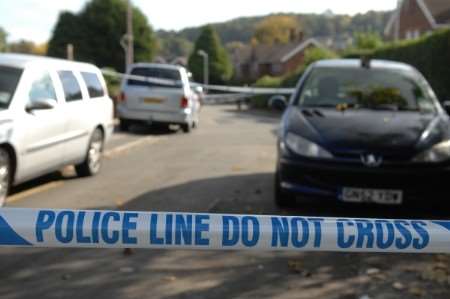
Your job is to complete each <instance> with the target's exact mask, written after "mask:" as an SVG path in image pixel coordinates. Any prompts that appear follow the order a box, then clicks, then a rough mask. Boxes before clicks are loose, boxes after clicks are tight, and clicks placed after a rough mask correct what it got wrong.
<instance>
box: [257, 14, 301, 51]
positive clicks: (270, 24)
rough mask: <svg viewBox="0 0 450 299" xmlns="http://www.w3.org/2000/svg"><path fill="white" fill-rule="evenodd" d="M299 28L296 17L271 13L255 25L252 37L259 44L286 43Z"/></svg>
mask: <svg viewBox="0 0 450 299" xmlns="http://www.w3.org/2000/svg"><path fill="white" fill-rule="evenodd" d="M299 29H300V28H299V24H298V20H297V18H296V17H294V16H287V15H272V16H269V17H267V18H264V19H263V20H262V21H261V22H259V23H258V24H257V25H256V28H255V34H254V38H255V40H256V41H257V42H258V43H260V44H269V45H271V44H274V43H288V42H289V41H290V40H291V39H292V38H293V36H292V34H293V33H294V34H296V33H297V32H298V31H299Z"/></svg>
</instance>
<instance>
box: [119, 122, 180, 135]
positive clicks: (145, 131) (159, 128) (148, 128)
mask: <svg viewBox="0 0 450 299" xmlns="http://www.w3.org/2000/svg"><path fill="white" fill-rule="evenodd" d="M114 132H115V133H122V134H131V135H138V136H141V135H155V136H160V135H171V134H176V133H179V132H180V128H179V126H176V125H173V126H172V125H171V126H167V125H157V124H154V125H145V124H133V125H131V126H130V127H129V129H128V131H126V132H124V131H121V130H120V128H119V127H115V128H114Z"/></svg>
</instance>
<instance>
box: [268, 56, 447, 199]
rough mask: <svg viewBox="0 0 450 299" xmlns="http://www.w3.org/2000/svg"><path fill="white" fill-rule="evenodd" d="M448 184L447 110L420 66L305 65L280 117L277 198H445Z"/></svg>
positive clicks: (370, 63) (365, 63)
mask: <svg viewBox="0 0 450 299" xmlns="http://www.w3.org/2000/svg"><path fill="white" fill-rule="evenodd" d="M277 105H278V106H279V105H280V103H278V104H277ZM446 106H447V105H446V103H444V107H446ZM448 184H450V122H449V116H448V114H447V112H446V111H445V110H444V108H443V106H441V104H440V102H439V101H438V99H437V97H436V95H435V94H434V92H433V90H432V88H431V87H430V85H429V84H428V83H427V81H426V80H425V78H424V77H423V76H422V75H421V74H420V73H419V72H418V71H417V70H416V69H414V68H413V67H411V66H408V65H405V64H402V63H395V62H388V61H380V60H373V61H369V60H325V61H320V62H317V63H315V64H314V65H312V66H311V67H310V68H309V69H308V70H307V71H306V73H305V75H304V76H303V77H302V79H301V80H300V82H299V84H298V86H297V88H296V92H295V94H293V96H292V98H291V100H290V102H289V104H288V105H287V108H286V111H285V113H284V115H283V118H282V122H281V128H280V134H279V140H278V159H277V172H276V179H275V199H276V202H277V204H279V205H287V204H290V203H292V202H293V201H294V200H295V199H296V198H303V199H309V200H315V201H319V200H324V199H329V200H330V199H331V200H338V201H342V202H349V203H374V204H386V205H401V204H403V203H408V202H414V201H418V200H422V201H423V200H428V201H431V200H437V201H440V202H442V203H446V202H450V194H449V192H448V190H449V188H448Z"/></svg>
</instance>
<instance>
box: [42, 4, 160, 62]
mask: <svg viewBox="0 0 450 299" xmlns="http://www.w3.org/2000/svg"><path fill="white" fill-rule="evenodd" d="M126 12H127V4H126V2H125V1H122V0H91V1H90V2H88V3H87V4H86V6H85V7H84V8H83V10H82V11H81V12H80V13H79V14H76V15H74V14H71V13H68V12H64V13H62V14H60V16H59V19H58V22H57V24H56V26H55V29H54V30H53V35H52V38H51V39H50V42H49V48H48V54H49V55H50V56H56V57H65V56H66V45H67V44H68V43H71V44H73V45H74V49H75V51H74V52H75V58H76V59H77V60H82V61H89V62H92V63H94V64H96V65H98V66H99V67H106V66H110V67H113V68H115V69H118V70H122V71H123V70H124V65H125V53H124V50H123V48H122V47H121V45H120V40H121V38H122V37H123V35H124V34H125V33H126ZM133 35H134V52H135V60H136V61H151V60H152V58H153V56H154V54H155V52H156V38H155V34H154V32H153V30H152V28H151V26H150V25H149V23H148V20H147V18H146V17H145V15H144V14H143V13H142V12H141V11H140V10H139V9H138V8H136V7H135V8H133Z"/></svg>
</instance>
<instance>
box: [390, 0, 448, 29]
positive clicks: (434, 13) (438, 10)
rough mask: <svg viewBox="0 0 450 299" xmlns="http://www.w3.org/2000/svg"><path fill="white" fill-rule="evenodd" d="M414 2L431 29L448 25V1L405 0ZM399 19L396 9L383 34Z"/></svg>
mask: <svg viewBox="0 0 450 299" xmlns="http://www.w3.org/2000/svg"><path fill="white" fill-rule="evenodd" d="M407 1H416V2H417V4H418V6H419V7H420V9H421V10H422V12H423V14H424V16H425V17H426V19H427V20H428V22H429V23H430V25H431V27H432V28H438V27H442V26H448V25H450V1H449V0H405V1H403V4H404V3H406V2H407ZM398 17H399V10H398V9H396V10H395V11H394V12H393V13H392V16H391V18H390V19H389V22H388V23H387V25H386V29H385V33H386V34H387V33H389V32H390V31H391V30H392V28H393V27H394V23H395V20H396V19H397V18H398Z"/></svg>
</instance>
